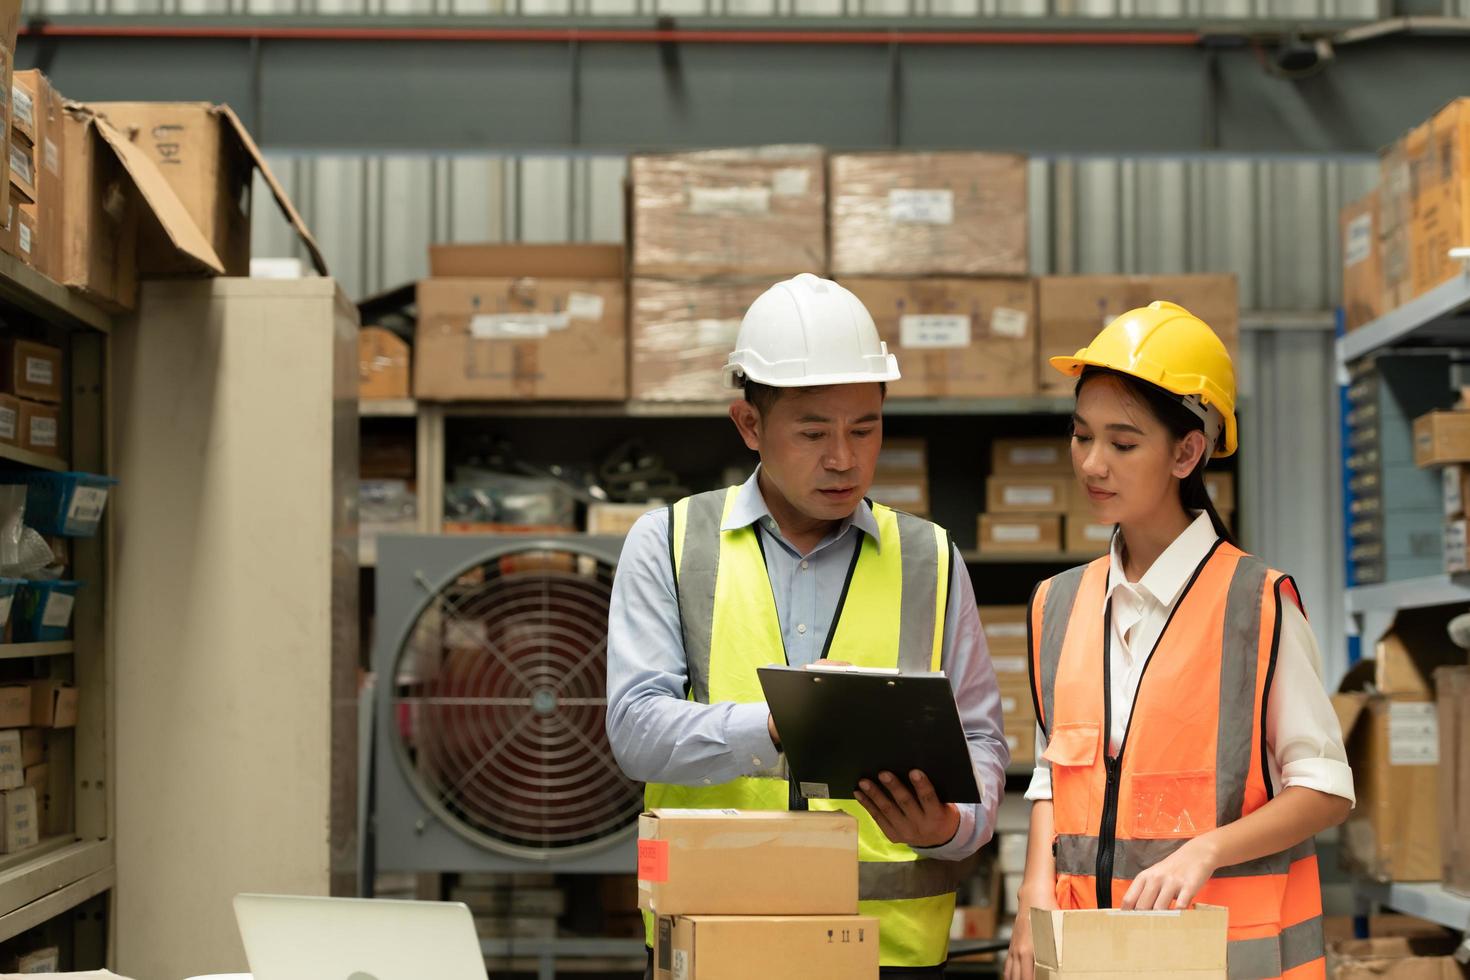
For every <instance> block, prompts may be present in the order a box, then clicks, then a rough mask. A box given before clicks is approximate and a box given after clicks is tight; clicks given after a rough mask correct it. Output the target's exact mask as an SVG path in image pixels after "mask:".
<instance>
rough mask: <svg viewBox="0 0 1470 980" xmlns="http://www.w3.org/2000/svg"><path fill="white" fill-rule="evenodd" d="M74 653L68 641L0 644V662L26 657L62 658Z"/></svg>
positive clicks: (73, 646)
mask: <svg viewBox="0 0 1470 980" xmlns="http://www.w3.org/2000/svg"><path fill="white" fill-rule="evenodd" d="M75 652H76V645H75V644H73V643H72V642H71V641H70V640H65V641H63V642H60V643H0V660H24V659H26V658H28V657H64V656H66V655H68V654H71V653H75Z"/></svg>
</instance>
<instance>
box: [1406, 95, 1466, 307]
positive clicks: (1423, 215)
mask: <svg viewBox="0 0 1470 980" xmlns="http://www.w3.org/2000/svg"><path fill="white" fill-rule="evenodd" d="M1408 154H1409V182H1410V186H1411V187H1412V188H1413V209H1412V214H1413V220H1412V224H1411V226H1410V230H1409V244H1410V253H1409V268H1410V279H1411V281H1412V285H1413V291H1414V295H1416V296H1420V295H1423V294H1424V293H1427V292H1429V291H1430V290H1431V289H1433V288H1434V287H1435V286H1438V285H1439V284H1440V283H1443V282H1447V281H1448V280H1450V279H1454V278H1456V277H1458V276H1460V275H1462V274H1463V272H1464V265H1463V263H1462V261H1461V260H1459V259H1452V258H1450V254H1449V253H1450V249H1452V248H1462V247H1465V246H1470V98H1459V99H1455V100H1454V101H1453V102H1451V103H1450V104H1449V105H1447V106H1445V107H1444V108H1443V109H1441V110H1440V111H1439V112H1436V113H1435V114H1434V115H1433V116H1432V117H1431V118H1430V119H1429V121H1428V122H1427V123H1426V124H1425V125H1423V126H1420V127H1418V128H1416V129H1415V130H1414V131H1413V132H1412V133H1411V134H1410V137H1409V143H1408Z"/></svg>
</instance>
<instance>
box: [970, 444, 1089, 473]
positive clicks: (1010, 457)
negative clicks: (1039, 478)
mask: <svg viewBox="0 0 1470 980" xmlns="http://www.w3.org/2000/svg"><path fill="white" fill-rule="evenodd" d="M990 472H991V473H992V474H994V475H996V476H1016V475H1028V474H1046V475H1049V476H1071V475H1072V441H1071V440H1070V439H1068V438H1066V437H1061V438H1052V439H996V440H995V441H994V442H992V443H991V444H990Z"/></svg>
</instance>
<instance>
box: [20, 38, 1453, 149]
mask: <svg viewBox="0 0 1470 980" xmlns="http://www.w3.org/2000/svg"><path fill="white" fill-rule="evenodd" d="M1308 23H1309V26H1310V31H1309V32H1307V33H1305V34H1303V33H1302V28H1301V25H1299V24H1291V23H1287V22H1282V21H1238V22H1236V21H1231V22H1215V23H1203V22H1195V21H1182V20H1172V21H1151V20H1140V19H1132V18H1130V19H1126V20H1124V19H1117V20H1114V19H1095V18H1088V19H1085V20H1058V19H1055V18H1046V19H1040V18H1033V19H1027V20H1019V21H992V20H976V19H964V20H954V19H944V18H923V19H912V18H910V19H888V20H874V19H860V18H841V19H837V18H795V17H787V18H778V19H760V18H723V19H722V18H678V19H674V18H667V17H665V18H649V17H626V18H616V19H606V18H604V19H556V18H544V17H501V18H472V17H436V18H428V19H426V18H396V17H372V18H352V17H317V18H299V17H280V18H274V17H248V18H240V17H236V18H222V17H204V16H200V17H193V16H179V17H146V16H132V17H110V18H97V17H57V18H53V19H50V20H46V21H33V22H31V23H30V24H28V25H27V26H26V28H25V29H24V32H23V35H22V38H21V42H20V49H19V53H18V56H17V63H18V64H19V65H20V66H22V67H28V66H35V67H41V68H43V69H45V70H46V71H47V72H48V73H49V74H50V75H51V77H52V78H53V79H54V80H55V82H56V84H57V86H58V88H59V89H60V90H61V91H62V92H64V93H65V94H66V95H67V96H68V97H70V98H75V99H79V100H83V101H85V100H89V99H167V100H184V99H186V100H209V101H221V102H229V103H230V104H232V105H233V106H235V107H236V109H237V110H239V111H240V112H241V115H242V116H244V117H245V119H246V120H247V121H248V122H249V123H250V125H251V128H252V130H253V131H254V132H255V134H256V136H257V138H258V139H259V141H260V142H261V143H262V145H264V146H265V147H267V148H268V149H272V150H278V151H304V152H314V153H330V152H350V153H359V152H378V151H384V152H436V153H446V152H447V153H509V152H572V153H622V152H626V151H629V150H640V149H682V148H688V147H696V146H716V145H737V144H751V143H771V142H812V143H821V144H824V145H827V146H829V147H832V148H836V149H879V148H885V147H904V148H932V149H959V148H966V149H997V150H998V149H1013V150H1021V151H1025V152H1028V153H1033V154H1041V155H1059V156H1068V155H1088V154H1099V155H1129V156H1135V155H1150V154H1162V155H1171V156H1179V155H1192V154H1225V155H1240V156H1270V155H1281V154H1285V155H1309V156H1319V155H1329V156H1343V155H1363V154H1371V153H1373V152H1374V151H1375V150H1376V149H1377V148H1378V147H1380V146H1382V145H1383V144H1385V143H1387V142H1389V141H1390V140H1392V139H1393V138H1394V137H1396V136H1397V135H1399V134H1400V133H1401V132H1403V131H1404V130H1406V129H1407V128H1408V127H1410V126H1411V125H1414V124H1415V123H1417V122H1419V121H1421V120H1423V119H1424V118H1426V117H1427V116H1429V115H1430V114H1431V113H1432V112H1433V111H1434V110H1435V109H1436V108H1438V107H1439V106H1440V105H1442V104H1443V103H1444V102H1446V101H1448V100H1449V99H1450V98H1453V97H1454V96H1457V95H1462V94H1465V93H1466V92H1467V91H1470V69H1467V67H1466V66H1467V65H1470V22H1467V21H1457V20H1446V19H1442V18H1437V19H1433V20H1415V19H1405V20H1402V21H1395V22H1388V23H1385V24H1379V25H1369V24H1367V23H1365V22H1326V21H1312V22H1308ZM1319 41H1322V42H1326V43H1325V45H1322V44H1319V43H1318V42H1319ZM1334 41H1335V43H1334ZM1324 52H1325V53H1328V54H1329V57H1328V58H1327V59H1326V60H1325V61H1324V62H1323V63H1322V64H1321V65H1320V66H1319V67H1318V68H1317V69H1316V70H1315V71H1309V72H1308V73H1307V74H1305V76H1303V77H1283V76H1282V74H1281V73H1280V72H1279V70H1278V66H1279V65H1280V64H1291V65H1294V66H1301V65H1302V64H1303V59H1305V62H1308V63H1309V62H1311V61H1312V60H1314V58H1315V57H1316V56H1317V55H1319V54H1321V53H1324Z"/></svg>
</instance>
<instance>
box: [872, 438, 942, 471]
mask: <svg viewBox="0 0 1470 980" xmlns="http://www.w3.org/2000/svg"><path fill="white" fill-rule="evenodd" d="M875 470H876V472H878V473H889V474H894V473H904V474H915V475H923V474H927V473H928V472H929V451H928V442H927V441H926V440H924V439H884V440H883V447H882V448H881V449H879V450H878V463H877V466H876V467H875Z"/></svg>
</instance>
